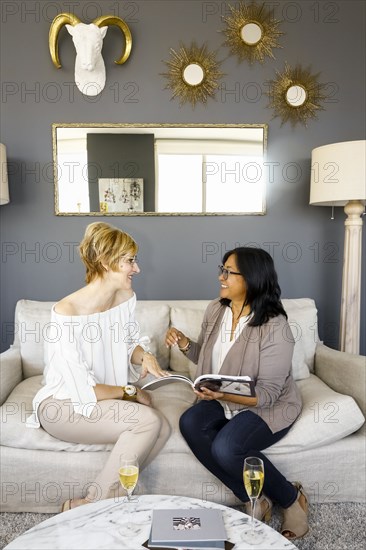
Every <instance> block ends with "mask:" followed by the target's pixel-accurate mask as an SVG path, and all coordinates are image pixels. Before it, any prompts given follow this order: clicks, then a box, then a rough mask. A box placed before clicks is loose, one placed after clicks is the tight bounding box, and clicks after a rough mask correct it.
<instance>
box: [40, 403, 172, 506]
mask: <svg viewBox="0 0 366 550" xmlns="http://www.w3.org/2000/svg"><path fill="white" fill-rule="evenodd" d="M38 415H39V420H40V423H41V425H42V427H43V429H44V430H46V432H48V433H49V434H50V435H52V436H53V437H56V438H57V439H61V440H63V441H70V442H72V443H85V444H106V443H115V445H114V447H113V449H112V450H111V452H110V455H109V458H108V460H107V463H106V464H105V466H104V468H103V470H102V471H101V472H100V474H99V475H98V477H97V478H96V480H95V482H94V483H92V484H91V486H90V488H89V489H88V493H87V495H86V499H87V500H89V501H91V502H93V501H96V500H101V499H105V498H112V497H114V496H116V495H118V494H119V492H120V484H119V479H118V470H119V460H120V455H121V454H122V453H123V452H124V451H131V452H133V453H135V454H136V455H137V457H138V460H139V465H140V469H142V468H143V467H145V466H147V464H148V463H149V462H151V461H152V460H153V459H154V458H155V456H156V455H157V454H158V453H159V451H160V450H161V449H162V447H163V446H164V444H165V443H166V441H167V439H168V437H169V434H170V427H169V424H168V422H167V420H166V418H165V417H164V416H163V415H162V414H161V413H160V412H159V411H157V410H155V409H153V408H152V407H148V406H146V405H141V404H140V403H136V402H132V401H123V400H118V399H106V400H103V401H98V402H97V404H96V405H95V407H94V409H93V412H92V414H91V416H90V417H89V418H88V417H86V416H82V415H81V414H77V413H75V412H74V410H73V406H72V403H71V401H70V400H69V399H66V400H60V399H54V398H53V397H49V398H48V399H45V400H44V401H42V403H41V404H40V406H39V409H38ZM121 494H122V491H121Z"/></svg>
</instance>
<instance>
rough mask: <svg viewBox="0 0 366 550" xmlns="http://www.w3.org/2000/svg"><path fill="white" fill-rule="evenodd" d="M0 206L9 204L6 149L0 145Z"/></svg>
mask: <svg viewBox="0 0 366 550" xmlns="http://www.w3.org/2000/svg"><path fill="white" fill-rule="evenodd" d="M0 177H1V180H0V205H1V204H8V202H9V186H8V167H7V163H6V147H5V145H3V144H2V143H0Z"/></svg>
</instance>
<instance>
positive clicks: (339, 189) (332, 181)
mask: <svg viewBox="0 0 366 550" xmlns="http://www.w3.org/2000/svg"><path fill="white" fill-rule="evenodd" d="M351 200H352V201H356V200H358V201H363V202H365V201H366V140H359V141H344V142H342V143H332V144H330V145H323V146H322V147H317V148H316V149H313V151H312V154H311V185H310V204H319V205H324V206H344V205H345V204H346V203H347V202H349V201H351Z"/></svg>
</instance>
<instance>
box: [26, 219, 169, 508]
mask: <svg viewBox="0 0 366 550" xmlns="http://www.w3.org/2000/svg"><path fill="white" fill-rule="evenodd" d="M137 250H138V246H137V244H136V243H135V241H134V240H133V239H132V237H131V236H130V235H128V234H127V233H125V232H123V231H121V230H119V229H117V228H115V227H112V226H110V225H109V224H106V223H99V222H96V223H92V224H90V225H88V227H87V228H86V231H85V235H84V238H83V240H82V242H81V243H80V247H79V251H80V256H81V259H82V261H83V263H84V265H85V267H86V286H84V287H82V288H80V289H79V290H77V291H76V292H73V293H72V294H70V295H68V296H66V297H65V298H63V299H62V300H60V301H59V302H58V303H57V304H55V306H54V307H53V308H52V316H51V323H50V327H51V331H50V334H48V338H47V343H46V368H45V372H44V380H45V385H44V386H43V387H42V388H41V390H40V391H39V392H38V393H37V395H36V396H35V398H34V401H33V406H34V411H33V414H32V416H31V417H30V418H29V419H28V421H27V425H28V426H29V427H34V428H38V427H40V426H42V428H43V429H44V430H46V431H47V432H48V433H49V434H50V435H52V436H54V437H56V438H58V439H61V440H64V441H70V442H73V443H84V444H106V443H114V444H115V445H114V448H113V449H112V451H111V453H110V456H109V458H108V461H107V463H106V464H105V466H104V468H103V470H102V471H101V473H100V474H99V476H98V477H97V479H96V480H95V483H93V484H92V486H91V487H90V489H89V491H88V493H87V495H86V496H85V498H80V499H69V500H67V501H66V502H65V503H64V504H63V507H62V511H65V510H69V509H70V508H74V507H76V506H80V505H82V504H86V503H88V502H92V501H95V500H99V499H104V498H110V497H112V496H114V494H115V492H114V491H115V490H116V489H117V488H118V485H119V484H118V465H119V457H120V455H121V453H122V452H123V451H124V450H125V449H128V450H129V451H133V452H134V453H135V454H136V455H137V456H138V459H139V464H140V467H144V466H146V464H147V463H148V462H150V461H151V460H152V459H153V458H154V457H155V456H156V455H157V453H158V452H159V451H160V449H161V448H162V447H163V445H164V444H165V442H166V440H167V438H168V436H169V432H170V430H169V425H168V423H167V421H166V419H165V418H164V417H163V416H162V415H161V414H160V413H159V412H158V411H156V410H154V409H153V408H152V407H151V406H150V405H151V403H150V397H149V394H148V393H146V392H145V391H143V390H141V389H139V388H138V387H136V386H134V385H133V384H134V383H135V382H137V380H138V379H139V378H140V377H144V376H145V375H146V374H147V373H151V374H153V375H154V376H156V377H163V376H168V373H166V372H165V371H163V370H162V369H161V368H160V366H159V364H158V362H157V360H156V358H155V357H154V356H153V355H152V354H151V353H150V352H149V351H147V350H146V349H144V347H143V346H142V345H141V344H140V343H139V339H140V335H139V327H138V324H137V323H136V322H135V319H134V311H135V306H136V295H135V293H134V291H133V289H132V280H133V277H134V276H135V275H137V274H138V273H139V272H140V269H139V267H138V264H137V258H136V253H137ZM139 365H140V367H138V366H139ZM127 409H128V410H127ZM132 409H133V410H132Z"/></svg>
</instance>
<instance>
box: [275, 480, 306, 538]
mask: <svg viewBox="0 0 366 550" xmlns="http://www.w3.org/2000/svg"><path fill="white" fill-rule="evenodd" d="M293 485H294V486H295V487H296V489H297V499H296V500H295V502H294V503H293V504H291V506H289V507H288V508H284V510H283V524H282V527H281V534H282V536H283V537H285V538H286V539H289V540H294V539H299V538H301V537H303V536H304V535H306V533H307V532H308V531H309V524H308V507H309V501H308V497H307V495H306V493H305V491H304V489H303V486H302V485H301V483H298V482H296V483H294V484H293Z"/></svg>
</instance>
